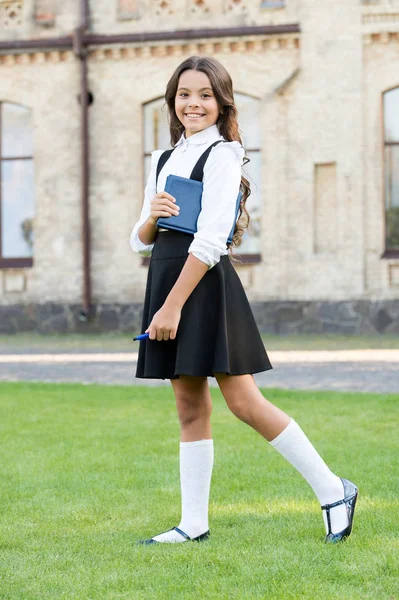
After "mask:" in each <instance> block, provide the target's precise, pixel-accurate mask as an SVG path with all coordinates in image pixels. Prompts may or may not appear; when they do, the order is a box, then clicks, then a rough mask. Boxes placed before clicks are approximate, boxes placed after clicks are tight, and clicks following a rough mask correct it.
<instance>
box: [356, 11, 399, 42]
mask: <svg viewBox="0 0 399 600" xmlns="http://www.w3.org/2000/svg"><path fill="white" fill-rule="evenodd" d="M398 16H399V15H398ZM398 22H399V20H398ZM398 42H399V31H381V32H380V33H365V34H363V44H364V45H365V46H371V45H372V44H389V43H398Z"/></svg>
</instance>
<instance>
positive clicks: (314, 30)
mask: <svg viewBox="0 0 399 600" xmlns="http://www.w3.org/2000/svg"><path fill="white" fill-rule="evenodd" d="M83 5H84V2H82V5H80V4H79V2H78V0H64V1H63V2H62V3H60V2H56V0H36V1H35V0H15V1H14V0H6V1H4V0H0V139H1V141H0V159H1V167H2V171H1V174H2V175H1V176H2V186H1V190H2V191H1V196H0V224H1V235H0V332H3V333H13V332H16V331H18V330H38V331H42V332H45V331H82V332H86V331H102V330H111V329H119V330H121V331H134V332H137V331H138V329H139V328H140V313H141V303H142V300H143V296H144V289H145V280H146V273H147V265H146V264H145V261H143V259H142V257H141V256H139V255H137V254H134V253H133V252H132V250H131V248H130V245H129V236H130V232H131V229H132V227H133V225H134V223H135V222H136V220H137V219H138V216H139V214H140V210H141V204H142V201H143V191H144V186H145V182H146V177H147V174H148V160H149V153H150V151H151V150H153V149H154V144H157V143H158V146H159V147H165V149H166V148H167V147H168V143H167V142H168V140H167V129H166V130H165V127H167V124H166V122H165V121H163V122H162V123H159V118H160V119H162V118H164V117H165V115H164V113H163V111H164V109H162V103H163V94H164V92H165V86H166V82H167V81H168V79H169V77H170V75H171V74H172V72H173V71H174V69H175V67H176V66H177V65H178V64H179V63H180V62H181V61H182V60H183V59H184V58H186V57H188V56H191V55H194V54H195V55H204V56H214V57H216V58H217V59H218V60H220V61H221V62H222V63H223V64H224V65H225V67H226V68H227V69H228V71H229V72H230V74H231V76H232V79H233V82H234V90H235V93H236V95H237V105H238V108H239V120H240V126H241V131H242V137H243V142H244V146H245V147H246V148H247V149H248V156H249V157H250V158H251V163H249V165H251V167H250V169H249V166H248V169H249V170H248V172H247V174H248V176H249V179H250V181H251V183H252V184H253V190H254V193H253V195H252V200H251V199H250V200H251V201H252V203H253V206H252V212H253V215H254V220H253V228H252V230H250V232H249V234H248V236H247V239H246V241H245V243H244V245H243V247H242V257H241V263H238V264H237V266H236V268H237V271H238V273H239V275H240V277H241V279H242V281H243V284H244V286H245V288H246V291H247V294H248V297H249V299H250V301H251V303H252V305H253V308H254V311H255V315H256V318H257V320H258V323H259V326H260V328H261V329H262V330H263V331H265V332H279V333H286V332H302V333H311V332H319V333H323V332H330V331H332V332H334V331H341V332H347V333H357V332H380V333H395V332H399V216H398V212H399V0H369V1H364V0H363V1H361V0H335V2H334V3H331V2H327V1H324V0H322V1H317V2H316V1H315V0H285V1H282V0H273V1H267V0H266V1H261V0H148V1H144V0H96V2H95V3H94V2H91V3H90V13H89V23H88V25H89V26H88V28H87V29H86V33H87V34H88V36H89V37H88V38H87V39H86V42H87V43H86V45H85V52H87V57H86V59H87V68H88V88H89V91H90V95H89V96H90V106H89V108H88V128H89V154H88V156H89V167H90V181H89V226H90V227H89V247H90V262H89V272H88V273H85V270H84V261H83V238H82V161H81V143H82V142H81V128H82V117H81V104H80V92H81V61H80V59H79V56H78V52H77V46H78V45H79V40H80V41H81V39H82V38H80V37H79V26H80V23H81V19H82V6H83ZM262 26H263V29H262ZM267 26H268V27H267ZM102 34H107V35H109V36H110V38H109V43H105V41H104V39H102V41H101V43H100V42H99V39H100V38H101V35H102ZM122 34H137V35H136V37H135V38H134V39H130V40H129V41H127V40H126V39H124V38H123V37H118V35H122ZM112 36H113V37H112ZM61 38H64V39H65V44H64V46H62V45H59V44H58V42H57V44H56V43H55V42H54V40H55V39H58V40H59V39H61ZM111 38H112V39H111ZM24 40H26V41H27V40H39V41H40V42H42V43H39V42H37V43H36V45H35V42H29V46H28V45H25V46H23V47H16V42H21V41H24ZM45 40H47V42H45ZM87 40H89V41H87ZM46 43H47V45H45V44H46ZM68 44H69V45H68ZM240 115H242V120H241V119H240ZM165 132H166V133H165ZM165 140H166V141H165ZM244 172H245V167H244ZM248 205H249V208H250V210H251V203H250V201H249V202H248ZM240 251H241V250H240ZM238 252H239V251H238V250H237V251H236V253H238ZM85 277H89V278H90V314H89V315H87V314H85V312H84V311H83V312H82V311H81V307H82V294H83V290H84V285H85Z"/></svg>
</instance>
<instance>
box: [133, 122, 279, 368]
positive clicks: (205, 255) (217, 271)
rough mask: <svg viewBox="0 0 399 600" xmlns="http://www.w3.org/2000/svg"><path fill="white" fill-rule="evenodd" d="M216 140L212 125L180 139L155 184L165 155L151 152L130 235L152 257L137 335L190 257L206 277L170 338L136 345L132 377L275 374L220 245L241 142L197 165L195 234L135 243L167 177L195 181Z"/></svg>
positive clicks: (168, 233)
mask: <svg viewBox="0 0 399 600" xmlns="http://www.w3.org/2000/svg"><path fill="white" fill-rule="evenodd" d="M218 140H222V141H223V140H224V138H223V136H221V135H220V133H219V130H218V128H217V125H216V124H215V125H212V126H210V127H208V128H206V129H204V130H203V131H200V132H198V133H195V134H193V135H191V136H190V137H189V138H187V139H186V138H185V136H184V133H183V134H182V136H181V138H180V140H179V141H178V142H177V144H176V145H175V147H174V150H173V152H172V153H171V154H170V156H169V158H168V160H167V161H166V162H165V164H164V166H163V167H162V169H161V171H160V172H159V176H158V181H156V172H157V164H158V161H159V159H160V157H161V155H162V154H163V153H164V152H165V151H164V150H155V151H154V152H153V153H152V156H151V172H150V175H149V178H148V182H147V186H146V188H145V194H144V203H143V207H142V211H141V215H140V219H139V221H138V222H137V223H136V224H135V226H134V228H133V231H132V233H131V236H130V245H131V247H132V249H133V250H134V251H135V252H138V253H140V254H142V255H143V256H151V260H150V265H149V270H148V277H147V286H146V292H145V300H144V307H143V319H142V332H144V331H145V330H146V329H147V328H148V326H149V325H150V323H151V320H152V318H153V316H154V314H155V313H156V312H157V311H158V310H159V309H160V308H161V307H162V305H163V304H164V302H165V300H166V298H167V296H168V294H169V292H170V291H171V289H172V288H173V286H174V284H175V282H176V281H177V279H178V277H179V274H180V272H181V270H182V268H183V266H184V264H185V261H186V260H187V257H188V254H189V253H191V254H193V255H194V256H196V257H197V258H198V259H199V260H201V261H202V262H204V263H205V264H207V265H208V271H207V272H206V273H205V275H204V277H203V278H202V279H201V281H200V282H199V283H198V285H197V286H196V287H195V289H194V291H193V292H192V294H191V295H190V296H189V298H188V299H187V301H186V303H185V304H184V306H183V309H182V312H181V319H180V322H179V326H178V329H177V334H176V338H175V339H174V340H168V341H161V342H159V341H157V340H150V339H146V340H143V341H141V342H140V347H139V356H138V363H137V371H136V377H139V378H151V379H176V378H178V377H179V376H180V375H190V376H214V374H215V373H226V374H230V375H242V374H246V373H258V372H261V371H267V370H269V369H272V368H273V367H272V365H271V363H270V360H269V357H268V356H267V353H266V351H265V349H264V345H263V342H262V339H261V337H260V334H259V331H258V328H257V325H256V322H255V319H254V316H253V313H252V310H251V307H250V305H249V302H248V299H247V297H246V294H245V291H244V288H243V286H242V284H241V281H240V279H239V277H238V275H237V273H236V271H235V269H234V267H233V265H232V264H231V262H230V258H229V256H228V248H227V245H226V241H227V238H228V235H229V233H230V230H231V226H232V223H233V221H234V217H235V209H236V199H237V195H238V192H239V187H240V181H241V166H242V164H243V157H244V154H245V150H244V148H243V147H242V146H241V145H240V143H239V142H237V141H234V142H226V141H223V142H222V143H219V144H217V145H215V146H213V147H212V148H211V150H210V152H209V155H208V157H207V159H206V162H205V164H204V166H203V179H202V180H203V185H204V189H203V194H202V210H201V213H200V215H199V218H198V223H197V229H198V230H197V232H196V233H195V234H194V235H191V234H186V233H181V232H177V231H172V230H163V229H159V230H158V233H157V236H156V238H155V241H154V243H153V244H149V245H146V244H143V242H142V241H141V240H140V238H139V237H138V230H139V228H140V227H141V225H142V224H143V223H144V222H145V221H146V220H147V218H148V217H149V216H150V214H151V201H152V199H153V197H154V196H155V194H156V193H157V192H161V191H163V190H164V189H165V183H166V178H167V176H168V175H169V174H174V175H178V176H180V177H187V178H189V177H192V178H193V174H194V173H195V172H196V173H197V175H198V165H199V164H200V159H201V156H202V155H203V154H204V152H206V151H207V150H208V151H209V147H210V146H212V145H213V144H214V143H215V142H216V141H218ZM196 167H197V168H196ZM201 175H202V173H201Z"/></svg>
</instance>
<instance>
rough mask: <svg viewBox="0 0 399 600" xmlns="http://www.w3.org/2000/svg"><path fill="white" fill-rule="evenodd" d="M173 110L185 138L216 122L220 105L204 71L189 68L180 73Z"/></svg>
mask: <svg viewBox="0 0 399 600" xmlns="http://www.w3.org/2000/svg"><path fill="white" fill-rule="evenodd" d="M175 111H176V115H177V118H178V119H179V121H180V122H181V123H182V124H183V125H184V127H185V130H186V131H185V135H186V138H188V137H190V135H193V134H194V133H198V132H199V131H202V130H203V129H206V128H207V127H210V126H211V125H214V124H215V123H216V121H217V119H218V117H219V113H220V106H219V105H218V103H217V100H216V98H215V95H214V93H213V91H212V87H211V82H210V81H209V78H208V76H207V75H206V74H205V73H203V72H202V71H195V70H193V69H189V70H187V71H184V72H183V73H182V74H181V75H180V78H179V83H178V86H177V92H176V97H175Z"/></svg>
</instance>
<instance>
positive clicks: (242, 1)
mask: <svg viewBox="0 0 399 600" xmlns="http://www.w3.org/2000/svg"><path fill="white" fill-rule="evenodd" d="M248 5H249V0H225V2H224V7H223V10H224V12H225V13H227V14H228V15H246V14H248V12H249V6H248Z"/></svg>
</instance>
